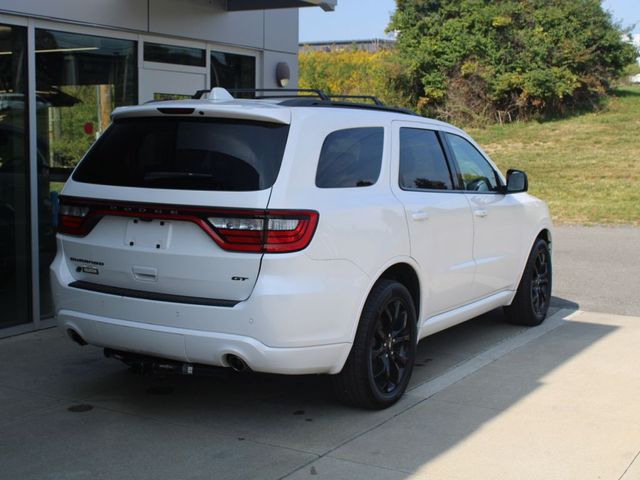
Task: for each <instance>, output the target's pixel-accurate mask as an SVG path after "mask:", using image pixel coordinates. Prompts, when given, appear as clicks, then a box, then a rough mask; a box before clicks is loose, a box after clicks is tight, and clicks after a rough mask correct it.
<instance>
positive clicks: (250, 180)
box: [60, 114, 289, 304]
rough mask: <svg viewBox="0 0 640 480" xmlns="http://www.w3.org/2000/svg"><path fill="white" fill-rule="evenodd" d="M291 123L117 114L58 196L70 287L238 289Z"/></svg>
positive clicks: (192, 296) (172, 292) (186, 292)
mask: <svg viewBox="0 0 640 480" xmlns="http://www.w3.org/2000/svg"><path fill="white" fill-rule="evenodd" d="M288 130H289V126H288V124H285V123H282V122H279V123H278V122H268V121H256V120H241V119H240V120H238V119H228V118H211V117H210V116H205V117H204V118H198V117H194V116H193V115H186V116H185V115H177V114H176V115H168V116H166V117H157V116H154V117H140V116H134V117H131V118H123V119H120V120H117V119H116V120H115V122H114V123H113V125H112V126H111V127H110V128H109V130H108V131H107V132H105V133H104V134H103V136H102V137H101V138H100V139H99V140H98V142H96V144H95V146H94V147H93V148H92V149H91V150H90V152H89V153H88V154H87V156H86V157H85V158H84V159H83V161H82V162H81V163H80V164H79V165H78V167H77V169H76V171H75V172H74V174H73V176H72V178H71V179H70V181H69V182H68V184H67V185H66V187H65V189H64V191H63V196H62V197H61V198H62V206H61V213H62V218H61V225H62V226H61V229H62V232H63V233H62V234H61V235H60V240H61V243H62V249H63V251H64V255H65V258H66V262H67V264H68V266H69V269H70V271H71V272H72V275H73V277H74V279H75V282H74V284H73V286H77V287H79V288H85V289H89V290H96V291H103V292H106V293H115V294H120V295H125V296H137V297H142V298H150V299H161V300H162V299H164V300H168V301H184V302H191V303H200V304H209V303H213V304H217V303H219V301H223V303H224V301H231V302H233V301H240V300H244V299H246V298H247V297H248V296H249V295H250V294H251V291H252V288H253V286H254V284H255V281H256V279H257V276H258V272H259V269H260V261H261V258H262V253H261V249H260V243H261V242H262V240H263V239H262V235H263V227H264V222H265V220H264V209H266V207H267V204H268V200H269V195H270V192H271V186H272V185H273V183H274V181H275V179H276V177H277V175H278V172H279V169H280V164H281V162H282V157H283V154H284V149H285V145H286V142H287V136H288Z"/></svg>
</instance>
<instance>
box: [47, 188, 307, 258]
mask: <svg viewBox="0 0 640 480" xmlns="http://www.w3.org/2000/svg"><path fill="white" fill-rule="evenodd" d="M105 216H118V217H133V218H144V219H158V220H176V221H183V222H191V223H195V224H196V225H198V226H199V227H200V228H201V229H202V230H203V231H204V232H205V233H206V234H207V235H208V236H209V237H211V239H212V240H213V241H214V242H216V244H218V245H219V246H220V247H221V248H223V249H224V250H228V251H230V252H254V253H290V252H297V251H299V250H303V249H304V248H306V247H307V246H308V245H309V243H310V242H311V239H312V238H313V235H314V233H315V230H316V226H317V225H318V212H316V211H313V210H249V209H233V210H231V209H216V208H205V207H190V206H184V207H182V206H174V205H149V204H133V203H121V202H105V201H96V200H91V199H77V198H71V197H61V198H60V220H59V223H58V225H59V233H61V234H64V235H74V236H85V235H87V234H88V233H89V232H90V231H91V230H92V229H93V227H94V226H95V225H96V224H97V223H98V222H99V221H100V219H101V218H102V217H105Z"/></svg>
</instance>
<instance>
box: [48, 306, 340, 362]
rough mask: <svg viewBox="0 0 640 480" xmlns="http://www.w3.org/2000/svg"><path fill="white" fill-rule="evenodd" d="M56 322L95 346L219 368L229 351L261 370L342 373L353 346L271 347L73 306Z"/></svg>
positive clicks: (249, 339)
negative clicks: (92, 313) (101, 314)
mask: <svg viewBox="0 0 640 480" xmlns="http://www.w3.org/2000/svg"><path fill="white" fill-rule="evenodd" d="M57 322H58V326H59V327H60V328H61V329H62V330H64V331H65V332H66V331H67V330H70V329H71V330H73V331H75V332H77V333H78V334H79V335H80V336H81V337H82V338H83V339H84V340H85V341H86V342H87V343H89V344H92V345H96V346H100V347H107V348H114V349H118V350H125V351H130V352H135V353H142V354H147V355H151V356H157V357H162V358H169V359H172V360H178V361H182V362H189V363H201V364H205V365H213V366H218V367H228V366H229V365H228V363H227V359H226V357H227V355H236V356H238V357H240V358H241V359H243V360H244V361H245V362H246V363H247V365H248V366H249V368H251V370H254V371H257V372H269V373H280V374H307V373H338V372H339V371H340V370H341V369H342V365H343V364H344V362H345V361H346V358H347V356H348V355H349V350H350V349H351V344H349V343H338V344H331V345H319V346H311V347H299V348H273V347H267V346H266V345H264V344H262V343H261V342H259V341H257V340H255V339H253V338H250V337H245V336H241V335H230V334H224V333H215V332H203V331H198V330H189V329H185V328H176V327H165V326H160V325H151V324H147V323H141V322H130V321H126V320H116V319H113V318H106V317H99V316H96V315H91V314H86V313H80V312H74V311H72V310H60V311H59V312H58V314H57Z"/></svg>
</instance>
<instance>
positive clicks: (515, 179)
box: [505, 169, 529, 193]
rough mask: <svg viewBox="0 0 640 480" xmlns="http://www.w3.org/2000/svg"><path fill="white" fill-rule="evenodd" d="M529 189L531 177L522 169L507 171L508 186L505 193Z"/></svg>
mask: <svg viewBox="0 0 640 480" xmlns="http://www.w3.org/2000/svg"><path fill="white" fill-rule="evenodd" d="M527 190H529V179H528V178H527V174H526V173H524V172H523V171H522V170H513V169H512V170H509V171H507V188H506V192H505V193H520V192H526V191H527Z"/></svg>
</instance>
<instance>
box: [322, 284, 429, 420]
mask: <svg viewBox="0 0 640 480" xmlns="http://www.w3.org/2000/svg"><path fill="white" fill-rule="evenodd" d="M417 337H418V333H417V327H416V311H415V308H414V305H413V300H412V298H411V294H410V293H409V291H408V290H407V288H406V287H405V286H404V285H402V284H400V283H398V282H395V281H393V280H386V279H382V280H379V281H378V282H377V283H376V284H375V286H374V287H373V289H372V290H371V293H369V297H368V298H367V301H366V303H365V306H364V309H363V311H362V315H361V316H360V323H359V324H358V330H357V332H356V337H355V340H354V342H353V346H352V348H351V353H350V354H349V357H348V358H347V361H346V363H345V365H344V368H343V369H342V371H341V372H340V373H339V374H338V375H334V376H333V377H332V381H333V385H334V389H335V391H336V394H337V395H338V397H339V398H340V399H341V400H342V401H344V402H346V403H348V404H351V405H354V406H357V407H362V408H369V409H382V408H387V407H389V406H391V405H393V404H394V403H396V402H397V401H398V400H399V399H400V397H402V395H403V393H404V392H405V390H406V389H407V385H408V384H409V379H410V378H411V372H412V370H413V364H414V361H415V354H416V344H417Z"/></svg>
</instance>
